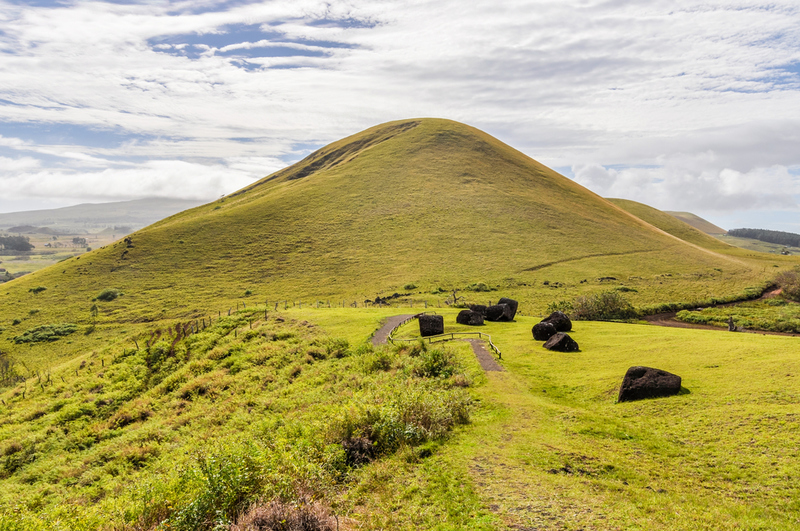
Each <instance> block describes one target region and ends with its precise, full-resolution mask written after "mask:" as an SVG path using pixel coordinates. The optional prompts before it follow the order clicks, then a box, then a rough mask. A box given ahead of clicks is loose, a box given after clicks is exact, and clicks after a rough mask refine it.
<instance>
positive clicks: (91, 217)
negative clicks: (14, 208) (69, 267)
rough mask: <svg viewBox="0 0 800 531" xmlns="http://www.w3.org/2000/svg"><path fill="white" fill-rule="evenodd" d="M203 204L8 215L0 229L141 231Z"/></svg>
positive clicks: (0, 218) (89, 206)
mask: <svg viewBox="0 0 800 531" xmlns="http://www.w3.org/2000/svg"><path fill="white" fill-rule="evenodd" d="M203 203H204V201H196V200H188V199H166V198H150V199H134V200H132V201H114V202H110V203H83V204H80V205H74V206H69V207H63V208H52V209H44V210H29V211H24V212H8V213H4V214H0V229H5V230H7V231H9V232H23V231H14V230H12V229H11V227H14V228H19V227H23V228H25V229H26V230H27V231H29V230H30V228H38V229H48V230H39V233H40V234H59V233H74V232H97V231H99V230H102V229H104V228H107V227H112V228H113V226H114V225H126V226H128V227H129V228H130V229H132V230H137V229H141V228H142V227H146V226H147V225H150V224H152V223H155V222H156V221H158V220H160V219H164V218H165V217H167V216H171V215H173V214H176V213H178V212H181V211H182V210H186V209H189V208H193V207H196V206H198V205H202V204H203Z"/></svg>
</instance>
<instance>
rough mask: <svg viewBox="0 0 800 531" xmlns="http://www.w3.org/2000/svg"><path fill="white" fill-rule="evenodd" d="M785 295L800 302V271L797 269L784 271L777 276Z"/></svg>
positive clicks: (776, 278)
mask: <svg viewBox="0 0 800 531" xmlns="http://www.w3.org/2000/svg"><path fill="white" fill-rule="evenodd" d="M775 282H776V283H777V284H778V286H780V288H781V290H782V291H781V293H782V294H783V296H784V297H785V298H787V299H789V300H791V301H795V302H800V272H798V271H797V269H793V270H791V271H782V272H781V273H779V274H778V276H777V277H775Z"/></svg>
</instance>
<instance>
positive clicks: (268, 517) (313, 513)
mask: <svg viewBox="0 0 800 531" xmlns="http://www.w3.org/2000/svg"><path fill="white" fill-rule="evenodd" d="M338 527H339V526H338V525H337V524H336V520H335V518H334V517H333V516H331V514H330V510H329V509H328V508H327V507H325V506H324V505H322V504H321V503H320V502H319V501H316V500H313V499H310V498H307V497H302V498H301V499H299V500H297V501H293V502H291V503H288V502H285V501H282V500H279V499H276V500H272V501H270V502H266V503H264V502H260V503H257V504H255V505H253V506H251V507H250V508H249V509H248V510H247V511H245V512H244V513H243V514H241V515H240V516H239V518H237V519H236V523H235V524H233V525H232V526H231V527H230V531H261V530H264V531H266V530H270V529H280V530H281V531H334V530H335V529H338Z"/></svg>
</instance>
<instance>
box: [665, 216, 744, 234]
mask: <svg viewBox="0 0 800 531" xmlns="http://www.w3.org/2000/svg"><path fill="white" fill-rule="evenodd" d="M664 212H665V213H666V214H669V215H670V216H673V217H676V218H678V219H679V220H681V221H683V222H684V223H687V224H689V225H691V226H692V227H694V228H696V229H697V230H699V231H701V232H705V233H706V234H712V235H717V234H725V233H726V232H728V231H726V230H725V229H723V228H721V227H718V226H716V225H714V224H713V223H711V222H710V221H707V220H705V219H703V218H701V217H700V216H698V215H696V214H692V213H691V212H671V211H666V210H665V211H664Z"/></svg>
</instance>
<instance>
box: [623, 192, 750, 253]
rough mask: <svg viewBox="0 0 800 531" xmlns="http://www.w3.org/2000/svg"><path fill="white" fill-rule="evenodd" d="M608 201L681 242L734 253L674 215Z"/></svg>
mask: <svg viewBox="0 0 800 531" xmlns="http://www.w3.org/2000/svg"><path fill="white" fill-rule="evenodd" d="M609 201H611V202H612V203H614V204H615V205H617V206H618V207H620V208H622V209H624V210H625V211H627V212H630V213H631V214H633V215H634V216H636V217H638V218H640V219H642V220H644V221H646V222H647V223H649V224H651V225H653V226H654V227H657V228H659V229H661V230H663V231H664V232H668V233H669V234H672V235H673V236H675V237H676V238H680V239H681V240H684V241H686V242H689V243H693V244H695V245H698V246H700V247H703V248H705V249H710V250H713V251H719V252H723V253H729V254H730V253H735V249H736V248H735V247H733V246H731V245H727V244H725V243H723V242H721V241H720V240H718V239H717V238H714V237H713V236H709V234H708V233H706V232H703V231H702V230H700V229H698V228H697V227H696V226H695V225H691V224H689V223H687V222H686V221H685V220H684V219H683V218H682V217H678V216H675V215H674V213H667V212H662V211H661V210H658V209H656V208H653V207H651V206H648V205H645V204H642V203H638V202H636V201H631V200H629V199H609ZM698 219H701V218H698Z"/></svg>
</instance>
